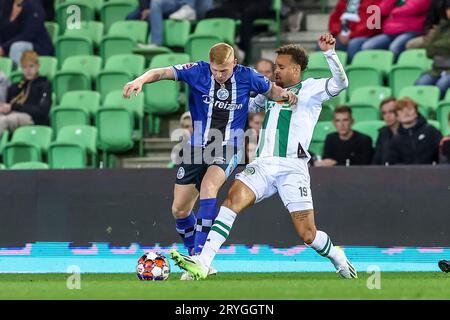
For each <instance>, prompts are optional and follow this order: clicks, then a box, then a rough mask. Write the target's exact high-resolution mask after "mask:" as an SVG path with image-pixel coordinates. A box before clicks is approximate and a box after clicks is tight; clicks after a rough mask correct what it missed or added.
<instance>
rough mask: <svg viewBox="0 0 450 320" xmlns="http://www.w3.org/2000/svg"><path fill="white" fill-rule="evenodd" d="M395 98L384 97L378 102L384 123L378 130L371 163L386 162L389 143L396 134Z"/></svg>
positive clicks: (379, 163) (382, 163) (397, 125)
mask: <svg viewBox="0 0 450 320" xmlns="http://www.w3.org/2000/svg"><path fill="white" fill-rule="evenodd" d="M395 102H396V100H395V98H394V97H389V98H386V99H384V100H383V101H382V102H381V104H380V110H381V117H382V118H383V121H384V123H385V124H386V125H385V126H384V127H382V128H381V129H380V130H379V131H378V139H377V143H376V146H375V153H374V155H373V160H372V164H378V165H384V164H386V163H387V162H388V154H389V144H390V142H391V141H392V138H393V137H394V136H395V135H396V134H397V131H398V127H399V123H398V120H397V114H396V113H395Z"/></svg>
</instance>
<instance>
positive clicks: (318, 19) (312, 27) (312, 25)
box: [306, 13, 329, 32]
mask: <svg viewBox="0 0 450 320" xmlns="http://www.w3.org/2000/svg"><path fill="white" fill-rule="evenodd" d="M328 20H329V14H323V13H313V14H308V15H306V30H308V31H320V32H328Z"/></svg>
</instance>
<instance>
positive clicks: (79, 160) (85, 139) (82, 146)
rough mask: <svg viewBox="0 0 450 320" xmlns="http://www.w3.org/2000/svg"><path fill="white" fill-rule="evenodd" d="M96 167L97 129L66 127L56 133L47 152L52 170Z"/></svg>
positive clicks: (82, 126) (81, 126) (84, 126)
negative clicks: (89, 164) (54, 139)
mask: <svg viewBox="0 0 450 320" xmlns="http://www.w3.org/2000/svg"><path fill="white" fill-rule="evenodd" d="M88 156H90V158H91V161H90V163H91V167H94V168H95V167H96V166H97V128H95V127H91V126H86V125H74V126H67V127H64V128H62V129H61V131H59V133H58V137H57V140H56V141H55V142H54V143H52V144H51V145H50V148H49V151H48V159H49V164H50V167H51V168H52V169H82V168H86V167H87V165H88V160H87V159H88Z"/></svg>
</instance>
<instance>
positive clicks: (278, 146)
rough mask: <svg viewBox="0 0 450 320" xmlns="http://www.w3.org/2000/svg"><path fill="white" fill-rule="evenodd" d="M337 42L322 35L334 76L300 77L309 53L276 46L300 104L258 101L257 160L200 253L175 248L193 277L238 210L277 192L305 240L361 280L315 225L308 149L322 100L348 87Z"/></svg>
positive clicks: (282, 80) (283, 74)
mask: <svg viewBox="0 0 450 320" xmlns="http://www.w3.org/2000/svg"><path fill="white" fill-rule="evenodd" d="M335 44H336V40H335V39H334V38H333V36H332V35H331V34H324V35H322V36H321V37H320V39H319V46H320V49H321V50H322V51H323V52H324V56H325V58H326V60H327V62H328V65H329V67H330V70H331V73H332V75H333V76H332V78H329V79H312V78H310V79H307V80H305V81H301V71H303V70H305V69H306V67H307V64H308V57H307V54H306V53H305V51H304V50H303V49H302V48H301V47H299V46H296V45H286V46H283V47H281V48H279V49H278V50H277V54H278V56H277V58H276V71H275V82H276V84H277V85H279V86H281V87H283V88H285V89H288V90H291V91H293V92H295V93H296V94H297V96H298V102H297V105H295V106H293V107H291V106H289V104H288V103H286V102H277V101H271V100H268V99H267V98H265V97H264V96H257V97H256V98H255V100H253V102H252V104H251V107H252V108H251V109H253V111H258V109H262V108H263V109H265V111H266V117H265V120H264V124H263V128H262V131H261V134H260V140H259V145H258V149H257V152H256V160H254V161H253V162H252V163H250V164H249V165H247V167H246V169H245V170H244V171H243V172H241V173H239V174H237V175H236V180H235V181H234V182H233V185H232V186H231V188H230V190H229V193H228V196H227V199H226V200H225V201H224V202H223V204H222V206H221V208H220V211H219V215H218V216H217V218H216V220H215V221H214V224H213V226H212V228H211V229H210V232H209V234H208V238H207V240H206V244H205V245H204V247H203V249H202V251H201V253H200V255H198V256H191V257H188V256H185V255H182V254H180V253H178V251H176V250H172V251H171V257H172V259H174V261H175V263H176V264H177V265H179V266H180V267H181V268H183V269H185V270H186V271H188V272H189V273H190V274H191V275H192V276H193V278H195V279H203V278H206V277H207V275H208V268H209V266H210V265H211V262H212V260H213V259H214V257H215V255H216V254H217V252H218V251H219V248H220V247H221V245H222V244H223V243H224V242H225V240H226V239H227V237H228V234H229V232H230V230H231V227H232V225H233V222H234V220H235V219H236V216H237V214H239V213H240V212H241V211H242V210H243V209H245V208H247V207H249V206H251V205H252V204H254V203H256V202H259V201H261V200H263V199H265V198H268V197H270V196H272V195H273V194H274V193H276V192H278V194H279V195H280V198H281V200H282V201H283V203H284V205H285V207H286V209H287V210H288V211H289V212H290V214H291V217H292V221H293V223H294V226H295V229H296V231H297V233H298V234H299V236H300V238H301V239H302V240H303V241H304V243H305V244H306V245H307V246H309V247H311V248H313V249H314V250H315V251H317V253H319V254H320V255H322V256H324V257H327V258H328V259H330V261H331V262H332V263H333V265H334V267H335V268H336V270H337V271H336V272H338V273H339V274H340V275H341V276H342V277H344V278H357V273H356V270H355V268H354V267H353V265H352V264H351V263H350V262H349V261H348V259H347V257H346V255H345V253H344V252H343V251H342V250H340V249H338V248H336V247H335V246H334V245H333V243H332V242H331V239H330V237H329V236H328V235H327V234H326V233H325V232H323V231H319V230H317V229H316V226H315V222H314V210H313V202H312V197H311V189H310V178H309V171H308V160H309V159H310V155H309V154H308V151H307V150H308V147H309V144H310V142H311V138H312V135H313V131H314V126H315V125H316V123H317V120H318V119H319V114H320V111H321V109H322V103H323V102H324V101H326V100H328V99H330V98H332V97H335V96H337V95H338V94H339V93H340V92H341V91H342V90H344V89H345V88H347V86H348V79H347V76H346V74H345V71H344V68H343V67H342V65H341V63H340V62H339V59H338V56H337V55H336V52H335V50H334V49H335Z"/></svg>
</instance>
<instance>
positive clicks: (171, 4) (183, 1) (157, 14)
mask: <svg viewBox="0 0 450 320" xmlns="http://www.w3.org/2000/svg"><path fill="white" fill-rule="evenodd" d="M148 1H150V2H149V8H150V10H149V14H148V17H147V18H148V19H149V24H150V36H149V42H150V41H151V45H150V46H161V45H162V43H163V35H164V23H163V21H164V20H163V19H164V18H165V17H167V16H168V18H169V19H174V20H195V19H197V11H198V12H199V14H198V16H199V17H201V16H202V15H204V13H205V12H206V11H207V10H209V9H210V8H212V5H213V3H212V0H148ZM140 8H142V10H141V11H138V12H132V13H130V14H131V15H132V16H134V17H139V14H141V16H140V17H141V18H142V15H143V14H144V13H145V11H144V10H145V8H147V6H145V5H144V3H143V2H142V1H141V3H140Z"/></svg>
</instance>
